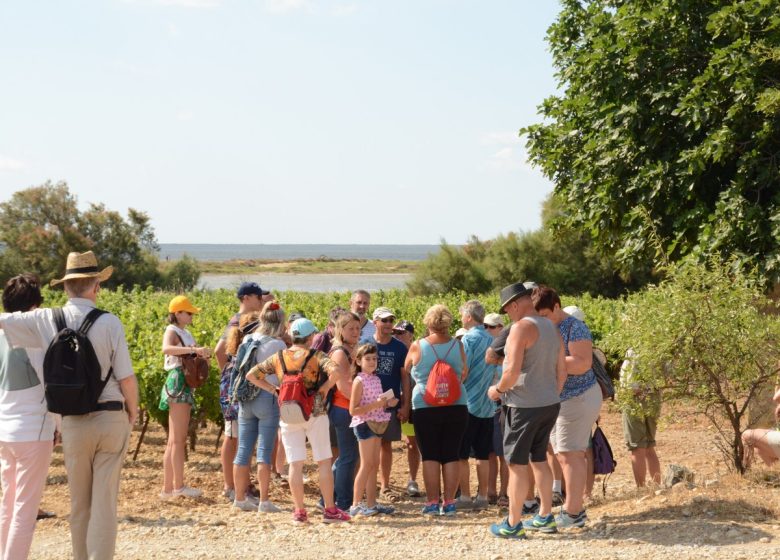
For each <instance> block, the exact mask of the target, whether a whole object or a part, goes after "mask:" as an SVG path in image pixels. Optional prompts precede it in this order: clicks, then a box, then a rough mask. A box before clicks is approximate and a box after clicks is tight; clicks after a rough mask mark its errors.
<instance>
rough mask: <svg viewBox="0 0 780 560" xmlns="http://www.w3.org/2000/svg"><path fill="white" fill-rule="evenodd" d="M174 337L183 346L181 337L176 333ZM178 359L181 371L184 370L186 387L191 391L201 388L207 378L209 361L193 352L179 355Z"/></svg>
mask: <svg viewBox="0 0 780 560" xmlns="http://www.w3.org/2000/svg"><path fill="white" fill-rule="evenodd" d="M176 336H178V337H179V340H180V341H181V345H182V346H185V344H184V340H182V338H181V335H179V333H176ZM179 358H180V359H181V369H182V370H184V381H185V383H187V386H188V387H190V388H191V389H197V388H198V387H202V386H203V385H204V384H205V383H206V380H207V379H208V378H209V361H208V360H207V359H206V358H202V357H200V356H198V355H197V354H195V353H194V352H193V353H192V354H184V355H181V356H179Z"/></svg>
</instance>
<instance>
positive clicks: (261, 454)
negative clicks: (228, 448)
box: [233, 393, 279, 466]
mask: <svg viewBox="0 0 780 560" xmlns="http://www.w3.org/2000/svg"><path fill="white" fill-rule="evenodd" d="M266 395H267V396H266ZM278 429H279V406H278V405H277V404H276V397H274V396H271V395H270V394H268V393H266V394H265V395H263V394H262V393H261V394H260V395H259V396H258V397H256V398H254V399H252V400H251V401H246V402H242V403H241V404H240V406H239V409H238V450H237V451H236V458H235V460H234V461H233V464H234V465H241V466H247V465H249V462H250V461H251V458H252V449H253V448H254V446H255V443H257V462H258V463H264V464H266V465H270V464H271V454H272V453H273V450H274V445H275V444H276V433H277V430H278Z"/></svg>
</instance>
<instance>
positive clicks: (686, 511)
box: [682, 509, 692, 517]
mask: <svg viewBox="0 0 780 560" xmlns="http://www.w3.org/2000/svg"><path fill="white" fill-rule="evenodd" d="M682 514H683V517H690V516H691V515H692V514H691V510H689V509H684V510H682Z"/></svg>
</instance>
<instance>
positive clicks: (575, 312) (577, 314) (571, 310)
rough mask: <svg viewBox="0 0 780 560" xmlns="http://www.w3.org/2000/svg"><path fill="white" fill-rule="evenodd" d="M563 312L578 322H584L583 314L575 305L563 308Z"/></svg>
mask: <svg viewBox="0 0 780 560" xmlns="http://www.w3.org/2000/svg"><path fill="white" fill-rule="evenodd" d="M563 312H564V313H566V314H568V315H571V316H572V317H574V318H575V319H579V320H580V321H583V322H584V321H585V313H584V312H583V311H582V309H580V308H579V307H578V306H576V305H567V306H566V307H564V308H563Z"/></svg>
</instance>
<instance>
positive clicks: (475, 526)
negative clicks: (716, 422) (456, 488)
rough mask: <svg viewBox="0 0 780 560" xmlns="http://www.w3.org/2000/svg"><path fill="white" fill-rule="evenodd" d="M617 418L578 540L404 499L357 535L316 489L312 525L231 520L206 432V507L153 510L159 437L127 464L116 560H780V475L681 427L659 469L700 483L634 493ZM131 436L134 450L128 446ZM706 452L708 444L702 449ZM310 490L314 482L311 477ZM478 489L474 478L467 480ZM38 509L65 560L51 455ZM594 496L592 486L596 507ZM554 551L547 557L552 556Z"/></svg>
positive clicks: (193, 467) (64, 502) (665, 441)
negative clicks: (492, 528)
mask: <svg viewBox="0 0 780 560" xmlns="http://www.w3.org/2000/svg"><path fill="white" fill-rule="evenodd" d="M619 420H620V417H619V415H618V414H617V413H615V412H611V411H607V410H606V407H605V411H604V414H603V421H602V427H603V428H604V429H605V432H606V433H607V435H608V437H609V438H610V440H611V441H612V446H613V449H614V451H615V453H616V459H617V461H618V469H617V471H616V473H615V474H614V475H612V477H611V478H610V479H609V483H608V486H607V495H606V497H605V498H602V497H600V496H599V497H598V498H596V499H594V500H592V501H591V503H589V504H588V515H589V520H590V522H589V524H588V526H586V527H585V528H584V529H572V530H569V531H566V532H563V531H561V532H560V533H559V534H557V535H544V536H537V535H531V536H530V537H529V538H528V539H526V540H523V541H505V540H499V539H496V538H494V537H492V536H491V535H490V534H489V533H488V527H489V525H490V524H491V523H493V522H496V521H499V520H500V519H501V517H502V512H500V511H499V510H498V509H497V508H496V507H495V506H492V507H491V508H490V509H488V510H485V511H481V512H473V511H463V512H459V513H458V515H457V517H455V518H423V517H422V516H421V515H419V513H418V512H419V508H420V506H421V503H422V499H410V498H405V499H402V501H401V502H400V503H399V504H397V507H398V511H397V513H396V514H394V515H392V516H377V517H372V518H358V519H357V520H355V521H354V522H353V523H349V524H340V525H326V524H324V523H322V522H321V521H320V519H319V518H318V517H319V515H318V514H317V513H316V510H315V509H314V508H313V504H314V501H315V498H316V496H317V494H316V485H315V483H314V482H311V483H309V484H308V485H307V492H306V494H307V503H308V504H309V505H310V507H309V513H310V518H311V519H312V523H311V524H310V525H308V526H303V527H301V526H294V525H293V524H292V523H291V518H290V513H289V512H285V513H279V514H257V513H247V512H238V511H236V510H233V509H231V507H230V506H229V504H228V503H227V502H226V501H225V500H224V499H223V498H221V497H220V488H221V474H220V473H219V470H220V466H219V456H218V454H217V453H215V437H216V433H212V432H211V431H208V430H207V431H205V432H203V434H202V435H201V438H200V441H199V444H198V450H197V451H196V452H194V453H191V454H190V461H189V462H188V464H187V477H188V483H189V484H191V485H193V486H197V487H199V488H202V489H203V490H204V492H205V494H204V497H202V498H198V499H186V498H182V499H180V500H179V501H176V502H165V503H163V502H160V501H158V500H157V499H156V494H157V493H158V492H159V487H160V484H161V460H162V451H163V447H164V433H163V432H162V430H160V429H155V430H153V431H151V432H150V434H149V435H148V436H147V439H146V441H145V443H144V446H143V447H142V451H141V454H140V455H139V459H138V461H137V462H135V463H133V462H132V461H130V460H128V462H127V464H126V467H125V470H124V472H123V485H122V492H121V495H120V504H119V514H120V524H119V537H118V541H117V554H116V558H118V559H127V560H130V559H144V560H148V559H149V558H155V559H156V558H182V559H210V558H246V557H247V556H248V555H251V557H253V558H274V559H284V558H298V559H300V558H320V559H322V558H355V557H356V556H357V555H358V554H359V555H361V556H362V557H365V558H369V559H373V558H379V557H385V558H415V559H417V558H443V557H447V556H449V557H453V556H454V557H456V558H488V559H493V560H497V559H510V558H512V559H516V558H530V557H537V558H538V557H540V555H544V554H546V555H549V554H550V553H551V552H552V551H554V553H555V555H556V557H557V558H560V559H565V558H577V559H582V558H599V559H608V558H614V559H621V560H624V559H633V558H654V559H656V560H660V559H666V558H669V559H674V560H678V559H682V558H729V559H739V558H745V559H750V560H762V559H766V560H770V559H771V560H776V559H777V558H780V488H778V487H777V486H780V482H778V481H780V473H778V471H777V470H772V471H770V470H765V469H759V470H758V471H757V472H756V473H754V474H753V475H752V476H750V477H748V478H747V479H745V478H740V477H737V476H734V475H730V474H728V473H727V472H726V469H725V467H724V466H723V464H722V462H721V459H720V456H719V455H718V454H717V451H716V448H715V447H714V445H712V432H711V431H710V430H709V429H708V428H707V426H706V424H704V423H701V422H700V421H697V420H695V419H691V418H684V417H681V416H677V418H676V420H675V421H673V422H667V423H666V424H665V425H662V428H661V430H659V447H658V452H659V456H660V457H661V461H662V465H666V464H668V463H669V462H674V463H676V464H681V465H685V466H687V467H688V468H690V469H691V470H693V471H694V472H695V473H696V480H695V484H692V485H685V484H678V485H676V486H675V487H673V488H672V489H644V490H641V491H640V490H637V489H636V488H634V485H633V481H632V478H631V472H630V459H629V456H628V454H627V452H626V451H625V450H624V449H623V448H622V445H621V444H620V439H621V435H620V434H621V432H620V424H619ZM137 435H138V433H137V432H136V433H135V434H134V439H133V442H132V443H131V449H132V448H134V446H135V441H136V440H135V438H136V437H137ZM702 442H705V443H702ZM395 451H396V453H395V458H394V464H393V481H394V482H395V483H397V484H399V485H400V484H402V483H404V482H405V480H406V460H405V454H404V452H403V450H402V447H401V445H400V444H399V445H397V447H396V448H395ZM310 474H311V476H312V478H313V479H315V478H316V475H315V473H313V472H312V473H310ZM472 479H474V477H472ZM48 482H49V486H48V487H47V489H46V493H45V495H44V503H43V506H44V507H45V509H50V510H53V511H55V512H56V513H57V514H58V517H57V518H56V519H52V520H46V521H42V522H40V523H39V526H38V528H37V530H36V535H35V540H34V542H33V550H32V554H31V558H40V559H61V558H68V557H70V535H69V532H68V522H67V515H68V509H69V506H68V498H67V485H66V480H65V476H64V469H63V467H62V458H61V454H59V453H55V458H54V460H53V466H52V470H51V473H50V476H49V481H48ZM600 492H601V485H600V482H599V481H597V483H596V488H595V490H594V495H595V494H597V493H599V494H600ZM272 499H273V500H274V501H275V502H276V503H277V504H278V505H280V506H281V507H284V508H290V507H291V502H290V499H289V492H288V491H287V490H286V488H284V487H281V486H278V487H277V486H275V487H274V488H273V490H272ZM553 547H554V548H553Z"/></svg>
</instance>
